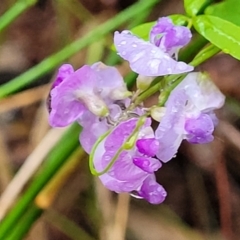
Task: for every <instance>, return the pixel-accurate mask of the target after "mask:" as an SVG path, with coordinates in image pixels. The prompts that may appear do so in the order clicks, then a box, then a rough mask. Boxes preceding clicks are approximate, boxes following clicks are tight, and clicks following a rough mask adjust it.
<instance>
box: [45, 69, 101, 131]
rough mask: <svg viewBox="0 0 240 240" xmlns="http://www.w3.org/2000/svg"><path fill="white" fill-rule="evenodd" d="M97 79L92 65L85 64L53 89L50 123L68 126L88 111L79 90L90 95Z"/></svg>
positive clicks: (53, 125)
mask: <svg viewBox="0 0 240 240" xmlns="http://www.w3.org/2000/svg"><path fill="white" fill-rule="evenodd" d="M95 81H96V74H95V72H94V71H93V70H92V69H91V67H89V66H83V67H82V68H80V69H79V70H77V71H76V72H74V73H72V74H71V75H69V76H68V77H67V78H66V79H65V80H64V81H62V82H61V84H59V85H57V86H56V87H54V88H53V89H52V90H51V92H50V95H51V112H50V115H49V123H50V125H51V126H52V127H64V126H67V125H69V124H71V123H72V122H74V121H75V120H77V119H78V118H79V116H80V115H81V114H82V113H83V112H84V111H86V106H85V104H84V102H83V101H81V100H79V99H78V97H77V95H78V92H79V93H80V92H81V93H83V94H85V95H86V94H89V95H90V94H91V92H92V89H93V87H94V85H95ZM86 98H87V95H86Z"/></svg>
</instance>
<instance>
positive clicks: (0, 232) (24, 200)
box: [0, 124, 80, 239]
mask: <svg viewBox="0 0 240 240" xmlns="http://www.w3.org/2000/svg"><path fill="white" fill-rule="evenodd" d="M79 131H80V127H79V125H78V124H74V125H72V126H71V128H70V129H69V130H68V131H67V133H66V134H65V135H64V136H63V137H62V138H61V139H60V141H59V142H58V143H57V144H56V146H55V147H54V148H53V150H52V151H51V152H50V154H49V155H48V158H47V159H46V164H45V166H44V167H43V169H42V171H41V173H40V174H38V175H37V176H36V178H35V179H34V180H33V182H32V183H31V185H30V186H29V187H28V189H27V191H26V192H25V194H24V195H23V196H22V197H21V198H20V199H19V201H18V202H17V204H16V205H15V206H14V207H13V208H12V210H11V211H10V212H9V214H8V215H7V216H6V217H5V218H4V219H3V221H2V222H1V223H0V239H8V238H7V236H8V234H9V233H10V232H11V231H12V229H13V228H14V227H15V225H16V222H17V221H18V219H19V218H20V217H21V216H22V215H23V214H24V212H25V211H26V210H27V209H28V206H29V204H30V203H31V202H32V201H33V200H34V198H35V197H36V196H37V194H38V193H39V191H41V190H42V188H43V187H44V186H45V185H46V183H47V182H48V181H49V180H50V179H51V178H52V177H53V176H54V174H55V173H56V172H57V171H58V169H59V168H60V167H61V166H62V165H63V164H64V162H65V161H66V159H67V158H68V156H69V155H70V154H71V153H72V152H73V151H74V150H75V149H76V148H77V147H79V143H78V137H79Z"/></svg>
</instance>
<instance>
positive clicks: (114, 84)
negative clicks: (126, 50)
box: [92, 62, 127, 100]
mask: <svg viewBox="0 0 240 240" xmlns="http://www.w3.org/2000/svg"><path fill="white" fill-rule="evenodd" d="M92 69H94V71H95V72H96V74H97V77H98V79H97V82H98V84H97V86H96V87H97V92H98V93H99V94H100V95H101V97H102V98H103V99H106V98H110V99H113V100H121V99H124V97H122V98H121V97H120V98H117V97H115V98H114V92H115V91H117V90H119V91H121V92H123V96H124V93H126V92H127V87H126V84H125V83H124V81H123V78H122V76H121V74H120V73H119V72H118V70H117V68H115V67H109V66H106V65H105V64H103V63H101V62H98V63H95V64H93V65H92Z"/></svg>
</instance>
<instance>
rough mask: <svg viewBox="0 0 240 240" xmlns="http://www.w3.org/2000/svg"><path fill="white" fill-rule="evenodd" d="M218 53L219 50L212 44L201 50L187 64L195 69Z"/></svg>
mask: <svg viewBox="0 0 240 240" xmlns="http://www.w3.org/2000/svg"><path fill="white" fill-rule="evenodd" d="M219 52H221V49H220V48H218V47H216V46H215V45H213V44H209V45H208V46H207V47H205V48H204V49H203V50H201V51H200V52H199V53H198V54H197V55H196V57H195V58H194V59H193V60H192V61H191V62H190V63H189V64H190V65H192V66H194V67H196V66H198V65H199V64H201V63H203V62H205V61H206V60H208V59H209V58H211V57H213V56H214V55H216V54H217V53H219Z"/></svg>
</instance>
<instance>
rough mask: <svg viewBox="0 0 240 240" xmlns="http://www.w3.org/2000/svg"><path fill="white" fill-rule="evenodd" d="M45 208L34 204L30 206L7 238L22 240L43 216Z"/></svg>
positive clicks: (9, 239)
mask: <svg viewBox="0 0 240 240" xmlns="http://www.w3.org/2000/svg"><path fill="white" fill-rule="evenodd" d="M42 212H43V210H42V209H40V208H38V207H37V206H35V205H34V204H32V205H31V206H28V209H27V212H26V213H24V215H23V216H22V217H21V219H20V221H19V222H18V223H17V224H15V226H14V228H12V229H11V233H10V234H9V236H7V237H6V238H2V239H7V240H22V239H23V237H24V236H25V235H26V234H27V233H28V231H29V229H30V228H31V227H32V225H33V223H34V222H35V221H36V220H37V219H38V218H39V217H40V216H41V214H42Z"/></svg>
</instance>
